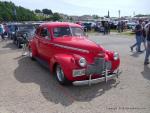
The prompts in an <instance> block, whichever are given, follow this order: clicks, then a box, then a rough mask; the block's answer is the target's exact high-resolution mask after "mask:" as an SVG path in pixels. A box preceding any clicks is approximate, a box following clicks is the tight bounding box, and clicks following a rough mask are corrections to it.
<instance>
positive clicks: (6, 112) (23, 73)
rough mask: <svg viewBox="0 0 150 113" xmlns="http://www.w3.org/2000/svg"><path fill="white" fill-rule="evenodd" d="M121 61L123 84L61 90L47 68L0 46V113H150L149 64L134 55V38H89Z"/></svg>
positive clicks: (7, 44)
mask: <svg viewBox="0 0 150 113" xmlns="http://www.w3.org/2000/svg"><path fill="white" fill-rule="evenodd" d="M89 38H90V39H91V40H93V41H95V42H97V43H99V44H102V45H103V46H104V47H105V48H107V49H109V50H116V51H118V52H119V53H120V56H121V66H120V68H121V70H122V71H123V73H122V74H121V76H120V78H119V79H116V80H111V81H109V82H108V83H104V82H103V83H100V84H97V85H92V86H90V87H89V86H82V87H76V86H67V87H64V86H61V85H59V84H58V83H57V82H56V80H55V79H54V77H53V76H52V74H51V73H50V72H49V70H48V69H46V68H44V67H43V66H41V65H40V64H39V63H38V62H36V61H31V60H30V59H29V58H28V57H22V56H21V50H19V49H17V48H16V46H15V45H14V44H12V42H11V41H7V42H6V41H0V113H150V65H149V66H144V65H143V61H144V56H145V53H142V54H137V53H132V52H130V49H129V46H130V45H131V44H133V43H134V38H133V36H124V35H118V34H115V33H113V34H111V35H109V36H103V35H99V34H92V35H89Z"/></svg>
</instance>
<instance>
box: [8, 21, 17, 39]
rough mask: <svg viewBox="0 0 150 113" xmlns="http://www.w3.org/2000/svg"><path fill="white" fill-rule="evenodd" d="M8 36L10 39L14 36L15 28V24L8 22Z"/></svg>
mask: <svg viewBox="0 0 150 113" xmlns="http://www.w3.org/2000/svg"><path fill="white" fill-rule="evenodd" d="M7 27H8V36H9V38H10V39H13V37H15V32H16V30H17V24H13V23H12V24H8V25H7Z"/></svg>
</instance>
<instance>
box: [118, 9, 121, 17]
mask: <svg viewBox="0 0 150 113" xmlns="http://www.w3.org/2000/svg"><path fill="white" fill-rule="evenodd" d="M120 13H121V11H120V10H118V14H119V18H120Z"/></svg>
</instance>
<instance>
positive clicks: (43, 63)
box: [35, 57, 49, 69]
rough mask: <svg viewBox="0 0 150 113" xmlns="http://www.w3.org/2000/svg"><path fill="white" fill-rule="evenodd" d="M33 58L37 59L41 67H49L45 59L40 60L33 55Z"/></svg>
mask: <svg viewBox="0 0 150 113" xmlns="http://www.w3.org/2000/svg"><path fill="white" fill-rule="evenodd" d="M35 59H36V60H37V61H38V63H39V64H40V65H42V66H43V67H45V68H47V69H49V64H48V63H47V62H46V61H45V60H42V59H40V58H39V57H35Z"/></svg>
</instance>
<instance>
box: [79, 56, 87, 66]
mask: <svg viewBox="0 0 150 113" xmlns="http://www.w3.org/2000/svg"><path fill="white" fill-rule="evenodd" d="M86 64H87V62H86V59H85V58H80V59H79V65H80V66H81V67H85V66H86Z"/></svg>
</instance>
